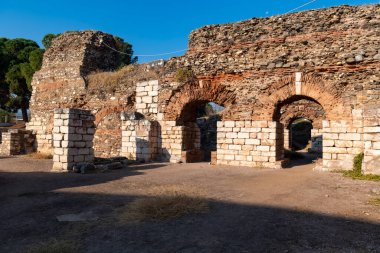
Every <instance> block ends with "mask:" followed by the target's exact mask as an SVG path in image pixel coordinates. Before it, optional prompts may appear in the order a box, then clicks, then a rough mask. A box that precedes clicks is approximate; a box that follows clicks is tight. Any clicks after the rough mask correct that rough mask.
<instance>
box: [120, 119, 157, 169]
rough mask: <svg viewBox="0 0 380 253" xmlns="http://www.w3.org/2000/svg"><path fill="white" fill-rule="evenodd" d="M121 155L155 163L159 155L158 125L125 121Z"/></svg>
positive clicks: (147, 122) (150, 122)
mask: <svg viewBox="0 0 380 253" xmlns="http://www.w3.org/2000/svg"><path fill="white" fill-rule="evenodd" d="M122 130H123V133H122V136H123V137H122V151H121V155H122V156H125V157H127V158H128V159H134V160H138V161H145V162H149V161H155V160H156V159H157V154H158V123H157V122H155V121H149V120H125V121H123V124H122Z"/></svg>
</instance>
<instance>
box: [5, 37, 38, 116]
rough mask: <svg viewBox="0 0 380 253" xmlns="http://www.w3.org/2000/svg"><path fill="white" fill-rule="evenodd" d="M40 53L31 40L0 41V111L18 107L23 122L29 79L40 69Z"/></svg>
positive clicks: (25, 112) (29, 92) (28, 95)
mask: <svg viewBox="0 0 380 253" xmlns="http://www.w3.org/2000/svg"><path fill="white" fill-rule="evenodd" d="M43 52H44V50H43V49H40V48H39V46H38V44H37V43H36V42H34V41H32V40H27V39H6V38H0V108H3V109H7V110H17V109H20V108H21V111H22V114H23V119H24V120H25V121H27V109H28V107H29V99H30V96H31V92H32V87H31V82H32V77H33V74H34V72H35V71H37V70H39V69H40V68H41V64H42V56H43Z"/></svg>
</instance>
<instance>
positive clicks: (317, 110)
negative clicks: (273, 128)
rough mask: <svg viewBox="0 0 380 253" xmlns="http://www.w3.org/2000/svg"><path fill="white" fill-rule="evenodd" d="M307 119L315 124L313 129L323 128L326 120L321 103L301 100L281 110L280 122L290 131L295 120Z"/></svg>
mask: <svg viewBox="0 0 380 253" xmlns="http://www.w3.org/2000/svg"><path fill="white" fill-rule="evenodd" d="M299 118H305V119H308V120H310V121H311V122H312V123H313V127H314V128H317V129H321V128H322V120H324V119H326V115H325V111H324V110H323V108H322V106H321V105H320V104H319V103H316V102H314V101H311V100H304V99H301V100H299V101H296V102H293V103H290V104H287V105H284V106H283V107H282V108H281V115H280V117H279V120H278V121H279V122H280V123H281V124H283V126H284V127H285V128H287V129H289V126H290V124H291V123H292V121H294V120H295V119H299Z"/></svg>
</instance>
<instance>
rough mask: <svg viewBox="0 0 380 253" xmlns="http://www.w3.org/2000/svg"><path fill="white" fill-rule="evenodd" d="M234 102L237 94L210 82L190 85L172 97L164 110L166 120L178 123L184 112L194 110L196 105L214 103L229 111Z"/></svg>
mask: <svg viewBox="0 0 380 253" xmlns="http://www.w3.org/2000/svg"><path fill="white" fill-rule="evenodd" d="M234 101H235V94H234V93H233V92H232V91H230V90H228V89H227V88H226V86H224V85H221V84H219V83H214V82H211V81H209V80H202V81H199V82H198V83H188V84H185V85H184V86H183V87H181V89H179V90H177V91H176V92H175V93H174V94H173V95H172V96H171V97H170V99H169V102H168V103H167V105H166V107H165V110H164V119H165V120H173V121H177V120H179V119H180V117H181V115H183V111H184V110H189V108H191V109H194V108H195V107H196V105H200V104H202V103H206V102H214V103H216V104H218V105H221V106H224V107H225V108H226V109H228V107H229V106H230V105H231V104H232V103H233V102H234ZM226 109H225V110H226Z"/></svg>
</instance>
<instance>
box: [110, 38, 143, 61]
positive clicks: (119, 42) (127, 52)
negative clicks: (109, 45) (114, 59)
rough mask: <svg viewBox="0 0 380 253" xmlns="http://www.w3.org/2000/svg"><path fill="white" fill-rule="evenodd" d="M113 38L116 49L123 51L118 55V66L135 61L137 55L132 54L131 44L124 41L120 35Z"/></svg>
mask: <svg viewBox="0 0 380 253" xmlns="http://www.w3.org/2000/svg"><path fill="white" fill-rule="evenodd" d="M114 38H115V41H116V47H117V50H118V51H120V52H123V53H124V54H122V55H121V57H120V62H119V68H122V67H124V66H126V65H129V64H133V63H136V62H137V60H138V58H137V56H133V49H132V45H131V44H129V43H128V42H125V41H124V39H122V38H120V37H117V36H114Z"/></svg>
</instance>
